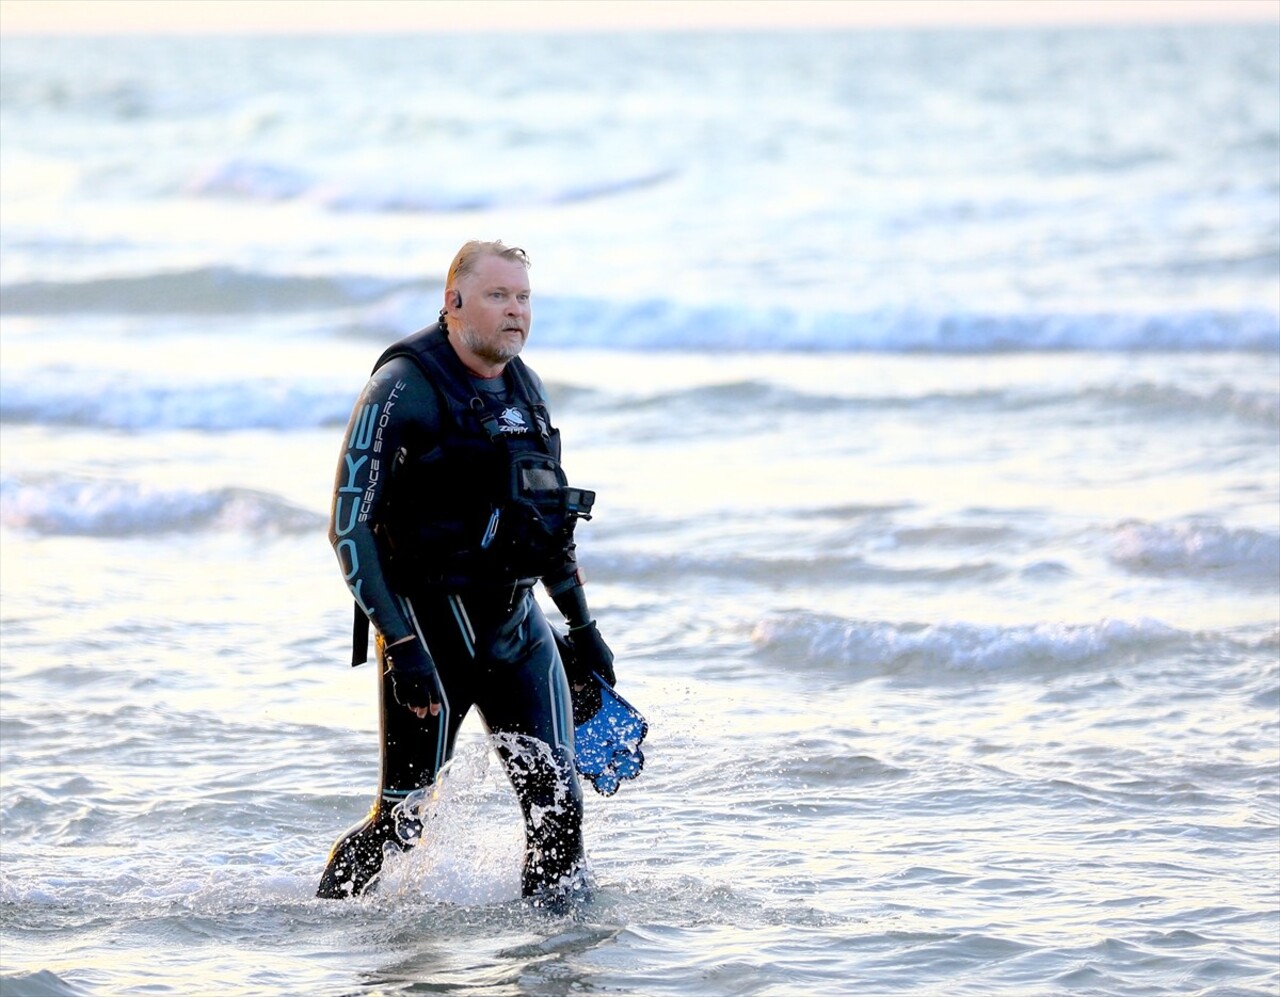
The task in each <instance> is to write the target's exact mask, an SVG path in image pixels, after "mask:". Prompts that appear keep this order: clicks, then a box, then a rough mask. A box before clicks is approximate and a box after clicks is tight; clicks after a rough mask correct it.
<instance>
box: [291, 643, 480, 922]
mask: <svg viewBox="0 0 1280 997" xmlns="http://www.w3.org/2000/svg"><path fill="white" fill-rule="evenodd" d="M432 651H433V656H435V658H436V662H437V667H439V668H440V678H441V682H442V684H443V685H444V688H445V696H446V699H447V701H446V702H445V703H444V704H442V705H441V708H440V714H439V716H435V717H433V716H431V715H430V714H428V715H427V716H426V717H424V718H422V719H419V718H418V717H417V716H415V715H414V714H413V713H411V712H410V711H409V710H407V709H405V708H404V707H403V706H401V705H400V704H399V703H397V702H396V699H395V694H394V692H393V690H392V686H391V679H390V677H389V676H388V674H387V670H386V662H385V658H384V655H383V648H382V644H381V641H379V643H378V667H379V671H380V675H381V680H380V682H379V700H378V706H379V716H380V724H381V733H382V738H381V740H382V751H381V762H382V764H381V776H380V778H379V787H378V798H377V799H376V800H375V801H374V804H373V809H372V810H370V811H369V816H368V817H366V818H365V819H364V820H363V821H361V822H360V823H359V824H357V825H355V826H354V827H353V828H351V829H350V830H349V831H347V832H346V833H345V834H344V835H343V836H342V837H341V838H339V839H338V842H337V843H336V844H335V845H334V846H333V849H332V851H331V852H330V853H329V861H328V864H327V866H326V867H325V871H324V874H323V876H321V878H320V886H319V888H318V889H317V890H316V896H318V897H322V898H327V899H341V898H344V897H352V896H359V895H360V894H361V893H363V892H364V891H365V889H367V888H368V886H369V884H370V883H371V882H372V881H373V879H374V877H376V876H377V874H378V873H379V872H380V871H381V869H382V861H383V858H384V856H385V854H386V848H387V847H393V848H398V849H399V850H401V851H405V850H406V849H408V848H409V847H411V846H412V845H413V844H414V843H415V842H416V841H417V839H418V837H419V836H420V835H421V833H422V827H421V825H420V824H419V822H418V821H416V820H415V819H414V818H413V817H412V816H411V815H406V814H405V813H404V812H403V810H402V809H401V808H400V806H399V804H401V803H403V802H404V799H405V798H406V797H407V796H409V794H410V793H413V792H415V791H416V790H419V789H424V788H426V787H428V786H430V785H432V783H434V782H435V779H436V776H437V775H438V774H439V772H440V769H441V768H442V767H443V766H444V764H445V762H447V761H448V760H449V758H451V757H452V755H453V746H454V742H455V740H456V739H457V736H458V728H459V727H460V726H461V725H462V719H463V717H464V716H465V715H466V712H467V709H468V707H469V706H470V702H469V699H468V697H467V694H466V692H465V690H464V689H462V688H460V683H458V682H456V681H454V682H451V681H450V677H451V673H452V674H453V675H454V677H455V678H456V669H452V668H448V667H447V666H446V665H445V663H444V662H443V661H442V660H441V656H439V655H437V654H436V653H435V652H436V648H434V647H433V648H432Z"/></svg>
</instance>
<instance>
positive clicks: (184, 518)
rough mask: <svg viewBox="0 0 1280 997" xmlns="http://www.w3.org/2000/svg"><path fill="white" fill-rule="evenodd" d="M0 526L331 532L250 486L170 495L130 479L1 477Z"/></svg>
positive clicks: (133, 531)
mask: <svg viewBox="0 0 1280 997" xmlns="http://www.w3.org/2000/svg"><path fill="white" fill-rule="evenodd" d="M0 523H2V524H3V525H4V526H6V527H9V528H13V529H20V530H26V531H30V532H32V533H39V534H44V535H49V536H90V537H131V536H151V535H154V534H157V533H175V532H183V533H192V532H199V531H205V530H209V531H225V532H244V533H252V534H293V533H308V532H313V531H323V530H324V528H325V518H324V517H323V516H321V515H320V514H319V513H315V512H310V511H307V510H305V509H300V508H298V507H297V506H294V505H291V504H290V503H288V502H286V501H284V500H283V499H281V498H279V497H277V496H274V495H270V494H267V493H264V492H259V491H255V490H253V489H249V488H215V489H210V490H206V491H192V490H188V489H166V488H157V487H152V486H149V485H141V484H137V483H135V482H129V481H105V480H67V479H39V480H28V479H17V478H10V477H5V478H3V479H0Z"/></svg>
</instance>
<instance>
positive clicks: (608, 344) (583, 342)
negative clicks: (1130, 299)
mask: <svg viewBox="0 0 1280 997" xmlns="http://www.w3.org/2000/svg"><path fill="white" fill-rule="evenodd" d="M435 293H436V295H437V297H435V298H431V297H429V296H427V295H424V294H422V293H420V292H417V291H412V290H411V291H405V292H398V293H394V294H390V295H388V296H387V297H386V298H384V299H383V300H381V301H379V302H377V303H376V304H374V305H371V306H369V307H367V308H364V309H362V310H361V311H360V313H359V315H358V316H357V318H356V326H357V327H356V330H355V331H358V332H360V333H364V334H369V335H374V336H379V337H386V336H387V335H389V334H397V335H403V334H404V332H405V331H406V330H412V329H414V328H417V327H418V326H420V325H421V324H423V322H424V320H426V319H429V318H430V317H431V316H432V315H434V313H435V311H436V310H438V307H439V302H438V292H435ZM535 335H536V336H537V339H538V343H539V345H541V346H549V347H556V348H566V349H569V348H590V349H601V350H611V349H626V350H639V351H644V350H681V351H689V350H725V351H750V352H761V351H777V352H826V351H829V352H850V353H855V352H857V353H943V354H988V353H1017V352H1028V351H1029V352H1070V351H1076V352H1081V351H1099V352H1180V351H1210V352H1277V351H1280V313H1277V312H1270V311H1264V310H1244V311H1214V310H1207V309H1202V310H1193V311H1184V312H1168V313H1078V314H1075V313H1042V312H1027V313H1001V314H996V313H981V312H970V311H956V312H952V313H945V314H944V313H926V312H920V311H916V310H913V309H881V310H877V311H872V312H852V311H850V312H840V311H834V312H833V311H811V310H801V309H796V308H782V307H776V308H769V307H764V308H759V307H757V308H743V307H741V306H736V305H734V306H730V305H725V306H691V305H686V304H681V303H679V302H676V301H670V300H652V301H611V300H603V299H575V298H567V297H551V298H544V297H539V298H538V300H537V306H536V331H535Z"/></svg>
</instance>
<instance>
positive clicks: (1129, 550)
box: [1111, 523, 1280, 587]
mask: <svg viewBox="0 0 1280 997" xmlns="http://www.w3.org/2000/svg"><path fill="white" fill-rule="evenodd" d="M1111 560H1112V561H1113V562H1114V563H1115V564H1118V565H1120V566H1121V567H1123V568H1125V569H1127V570H1129V571H1132V572H1135V573H1138V574H1150V575H1189V576H1194V577H1197V578H1202V579H1218V580H1225V581H1236V582H1267V583H1270V584H1271V585H1273V586H1277V587H1280V534H1278V533H1264V532H1261V531H1259V530H1252V529H1230V528H1228V527H1225V526H1222V525H1220V524H1216V523H1175V524H1171V525H1170V524H1159V523H1125V524H1122V525H1121V526H1119V527H1117V528H1116V531H1115V535H1114V537H1113V538H1112V546H1111Z"/></svg>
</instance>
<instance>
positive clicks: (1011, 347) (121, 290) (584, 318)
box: [0, 266, 1280, 402]
mask: <svg viewBox="0 0 1280 997" xmlns="http://www.w3.org/2000/svg"><path fill="white" fill-rule="evenodd" d="M442 283H443V282H442V280H441V279H438V278H427V279H422V280H388V279H384V278H378V277H370V276H365V275H328V276H301V275H288V274H270V273H263V272H259V271H251V270H243V269H238V268H234V267H221V266H212V267H196V268H190V269H185V270H174V271H160V272H149V273H139V274H133V275H113V276H101V277H96V278H85V279H80V280H65V281H49V280H27V281H11V282H9V283H7V284H5V285H3V286H0V312H2V313H4V314H7V315H74V314H86V315H96V314H123V315H129V314H138V315H148V316H152V315H162V314H172V315H183V314H241V313H260V314H271V313H290V312H299V311H308V312H319V313H330V314H332V315H333V318H332V320H331V322H332V328H333V331H334V332H335V333H340V334H347V333H354V334H358V335H363V336H368V337H370V338H376V339H379V340H389V339H395V338H399V337H401V336H404V335H406V334H408V333H410V332H412V331H414V330H415V329H418V328H421V327H422V326H424V325H425V324H427V323H428V322H430V321H432V320H433V319H434V317H435V315H436V313H437V312H438V311H439V307H440V289H441V286H442ZM535 312H536V329H535V336H536V337H537V341H538V344H539V345H540V346H548V347H554V348H565V349H575V348H590V349H604V350H612V349H625V350H639V351H645V350H682V351H688V350H711V351H715V350H724V351H752V352H760V351H770V350H772V351H779V352H787V351H795V352H823V351H832V352H864V353H943V354H987V353H1016V352H1026V351H1032V352H1036V351H1038V352H1051V351H1101V352H1144V351H1145V352H1168V351H1172V352H1177V351H1211V352H1277V351H1280V313H1277V312H1274V311H1268V310H1265V309H1245V310H1239V311H1229V310H1213V309H1198V310H1187V311H1171V312H1115V313H1108V312H1092V313H1088V312H1080V313H1067V312H1039V311H1028V312H1023V313H1016V312H1010V313H986V312H976V311H966V310H957V311H954V312H949V313H941V312H938V313H934V312H925V311H920V310H916V309H912V308H901V309H892V308H884V309H878V310H875V311H830V310H813V309H802V308H795V307H781V306H778V307H771V306H769V305H767V304H765V305H758V306H756V307H742V306H741V305H689V304H685V303H681V302H679V301H675V300H670V299H652V300H647V301H630V300H617V299H611V298H608V297H599V298H575V297H564V296H560V297H557V296H546V297H544V296H541V295H539V296H538V298H537V304H536V309H535ZM1129 400H1130V401H1137V402H1140V401H1142V399H1141V398H1130V399H1129Z"/></svg>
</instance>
